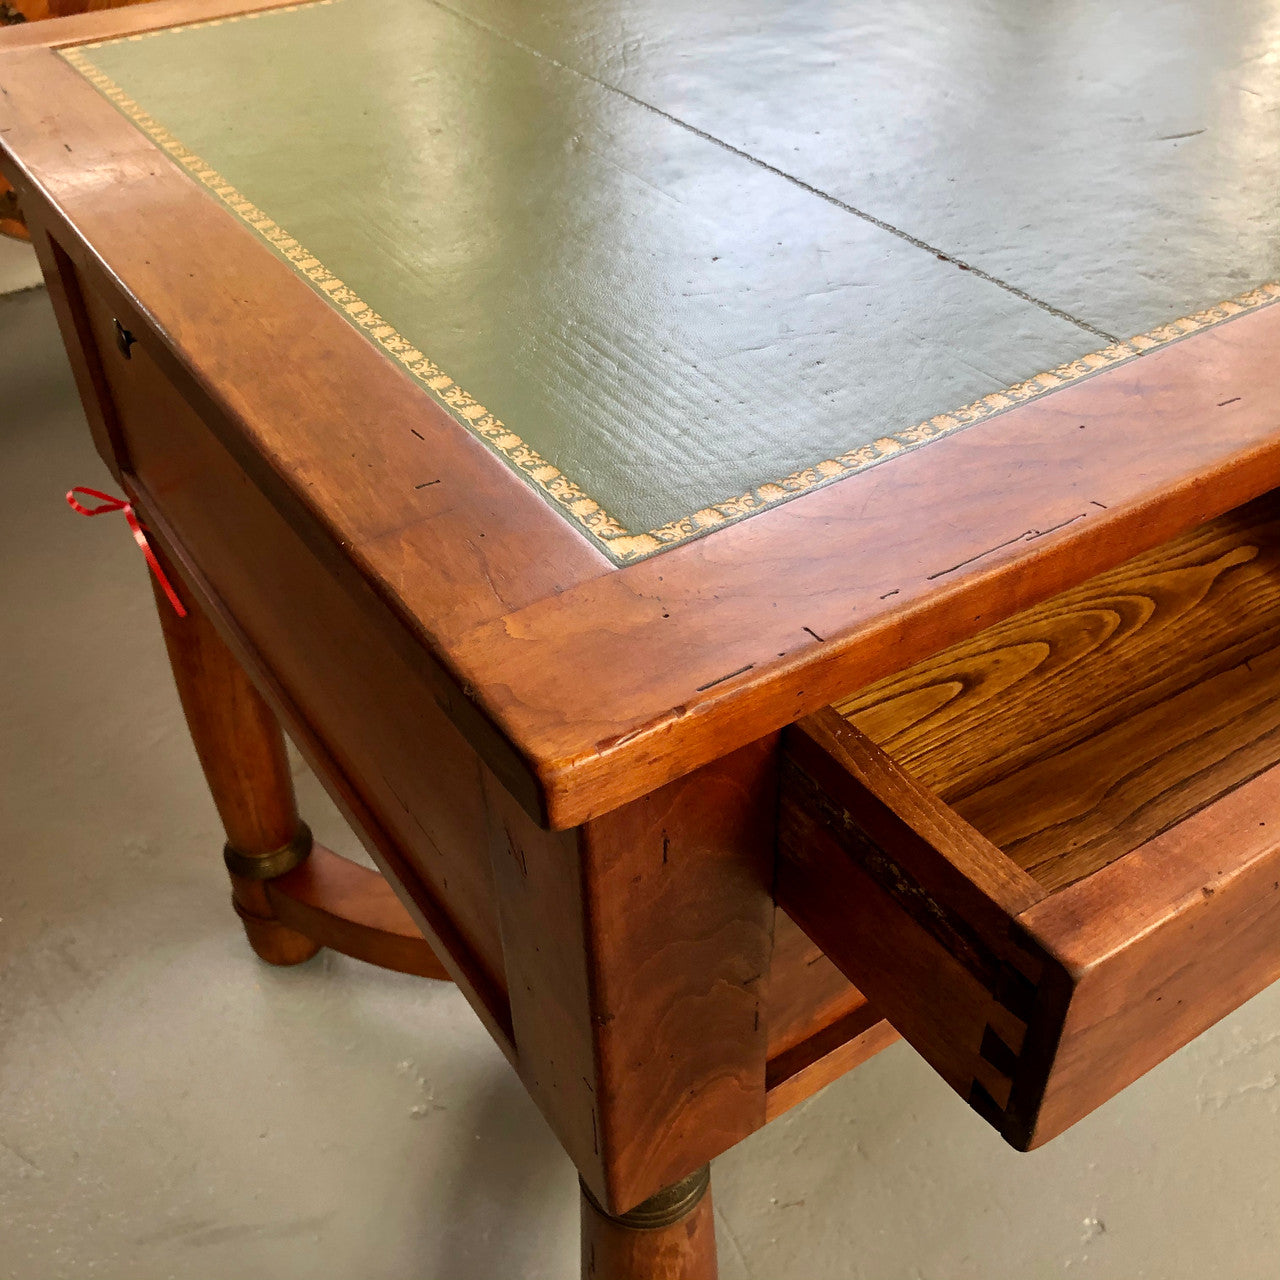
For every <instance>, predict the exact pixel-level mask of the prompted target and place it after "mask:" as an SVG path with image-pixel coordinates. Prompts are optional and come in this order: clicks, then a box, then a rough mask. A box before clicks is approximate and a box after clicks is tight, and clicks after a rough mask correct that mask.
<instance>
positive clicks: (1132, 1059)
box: [1011, 767, 1280, 1147]
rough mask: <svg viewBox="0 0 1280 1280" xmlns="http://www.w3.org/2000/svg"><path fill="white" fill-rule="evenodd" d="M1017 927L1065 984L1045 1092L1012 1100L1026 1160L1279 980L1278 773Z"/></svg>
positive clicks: (1015, 1135)
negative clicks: (1068, 987) (1065, 1005)
mask: <svg viewBox="0 0 1280 1280" xmlns="http://www.w3.org/2000/svg"><path fill="white" fill-rule="evenodd" d="M1018 923H1019V925H1020V926H1021V927H1022V928H1024V929H1026V930H1027V931H1028V932H1029V933H1032V934H1034V936H1035V937H1036V938H1037V939H1038V940H1039V941H1040V943H1041V944H1042V945H1043V946H1044V947H1045V949H1046V950H1047V951H1049V952H1051V953H1052V954H1053V955H1054V957H1055V960H1056V961H1057V963H1058V964H1061V965H1062V966H1063V967H1064V969H1065V970H1066V971H1067V972H1069V973H1070V974H1071V975H1072V980H1073V984H1074V989H1073V992H1072V997H1071V1003H1070V1007H1069V1009H1068V1010H1067V1012H1066V1016H1065V1020H1064V1023H1063V1027H1062V1031H1061V1039H1060V1042H1059V1046H1058V1048H1057V1052H1056V1053H1055V1054H1053V1055H1052V1065H1051V1068H1050V1070H1049V1072H1048V1075H1047V1079H1045V1081H1044V1083H1043V1085H1042V1086H1037V1088H1036V1089H1035V1090H1027V1091H1026V1092H1025V1093H1024V1094H1023V1095H1022V1096H1019V1092H1018V1091H1017V1090H1015V1093H1014V1097H1013V1099H1012V1107H1011V1109H1012V1112H1013V1115H1012V1121H1013V1124H1014V1126H1016V1128H1013V1129H1012V1130H1011V1136H1012V1139H1013V1140H1014V1141H1015V1142H1017V1143H1018V1144H1019V1145H1022V1146H1026V1147H1034V1146H1039V1145H1040V1144H1041V1143H1043V1142H1046V1141H1048V1140H1049V1139H1050V1138H1052V1137H1053V1136H1055V1135H1056V1134H1058V1133H1061V1132H1062V1131H1063V1130H1064V1129H1065V1128H1067V1127H1068V1126H1069V1125H1071V1124H1073V1123H1075V1121H1076V1120H1078V1119H1080V1118H1081V1117H1082V1116H1084V1115H1087V1114H1088V1113H1089V1112H1090V1111H1091V1110H1093V1108H1094V1107H1096V1106H1098V1105H1099V1104H1101V1103H1102V1102H1105V1101H1106V1100H1107V1099H1108V1098H1110V1097H1111V1096H1112V1095H1113V1094H1115V1093H1116V1092H1118V1091H1119V1090H1120V1089H1122V1088H1124V1087H1125V1086H1126V1085H1128V1084H1130V1083H1132V1082H1133V1081H1134V1080H1136V1079H1137V1078H1138V1077H1139V1076H1141V1075H1142V1074H1143V1072H1145V1071H1147V1070H1149V1069H1150V1068H1151V1067H1153V1066H1155V1065H1156V1064H1157V1063H1159V1062H1161V1061H1163V1060H1164V1059H1165V1058H1166V1057H1168V1055H1169V1054H1171V1053H1173V1052H1174V1051H1175V1050H1177V1049H1180V1048H1181V1047H1182V1046H1183V1045H1184V1044H1186V1043H1188V1042H1189V1041H1190V1040H1192V1039H1194V1038H1195V1037H1196V1036H1197V1035H1199V1034H1200V1033H1201V1032H1202V1031H1204V1030H1205V1029H1206V1028H1208V1027H1210V1026H1212V1025H1213V1023H1215V1022H1217V1021H1218V1019H1220V1018H1223V1017H1225V1016H1226V1015H1227V1014H1229V1013H1230V1012H1232V1010H1234V1009H1236V1008H1238V1007H1239V1006H1240V1005H1241V1004H1243V1003H1244V1001H1246V1000H1248V999H1249V998H1250V997H1251V996H1254V995H1256V994H1257V993H1258V992H1259V991H1261V990H1263V988H1265V987H1267V986H1268V985H1270V984H1271V983H1272V982H1275V981H1276V980H1277V979H1278V978H1280V767H1276V768H1272V769H1269V770H1267V771H1266V772H1265V773H1262V774H1260V775H1259V776H1258V777H1257V778H1254V779H1253V780H1251V781H1249V782H1246V783H1244V784H1243V785H1242V786H1240V787H1239V788H1237V789H1236V790H1235V791H1233V792H1231V793H1229V794H1228V795H1226V796H1224V797H1223V798H1222V799H1220V800H1218V801H1217V802H1216V803H1214V804H1212V805H1209V806H1207V807H1206V808H1204V809H1202V810H1201V811H1200V812H1198V813H1196V814H1193V815H1192V816H1191V817H1189V818H1188V819H1186V820H1185V821H1184V822H1182V823H1181V824H1180V825H1178V826H1176V827H1173V828H1172V829H1170V830H1169V831H1167V832H1165V833H1163V834H1162V835H1159V836H1156V837H1155V838H1154V839H1152V840H1149V841H1148V842H1147V843H1146V844H1144V845H1141V846H1139V848H1137V849H1135V850H1134V851H1133V852H1132V853H1130V854H1128V855H1127V856H1126V857H1124V858H1121V859H1119V860H1118V861H1117V862H1114V863H1112V864H1111V865H1110V866H1109V867H1106V868H1105V869H1103V870H1102V871H1099V872H1098V873H1097V874H1096V875H1092V876H1089V877H1088V878H1087V879H1084V880H1080V881H1078V882H1077V883H1075V884H1073V885H1071V886H1070V887H1069V888H1067V889H1064V890H1063V891H1062V892H1061V893H1057V894H1054V895H1053V896H1052V897H1050V898H1047V899H1046V900H1045V901H1044V902H1042V903H1040V904H1038V905H1037V906H1035V907H1033V908H1032V909H1031V910H1030V911H1028V912H1025V913H1024V914H1023V915H1022V916H1021V917H1020V918H1019V921H1018Z"/></svg>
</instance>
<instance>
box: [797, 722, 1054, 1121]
mask: <svg viewBox="0 0 1280 1280" xmlns="http://www.w3.org/2000/svg"><path fill="white" fill-rule="evenodd" d="M778 834H779V856H778V878H777V897H778V903H779V905H780V906H781V907H783V908H784V909H785V910H786V911H787V912H788V913H789V914H790V915H791V916H792V917H793V918H794V919H795V920H796V922H797V923H798V924H800V926H801V927H802V928H803V929H804V930H805V932H806V933H808V934H809V936H810V937H811V938H812V939H813V940H814V941H815V942H816V943H817V944H818V945H819V946H820V947H821V948H822V949H823V950H824V951H825V952H826V953H827V955H829V956H830V957H831V959H832V960H833V961H835V963H836V964H837V965H839V966H840V968H841V969H842V971H843V972H844V973H845V974H846V975H847V976H848V977H849V979H850V980H851V981H852V982H854V983H855V984H857V986H858V987H859V989H860V990H862V991H864V992H865V993H866V994H867V996H868V998H869V999H871V1000H872V1001H873V1003H874V1004H875V1005H876V1006H877V1007H879V1008H881V1009H883V1010H884V1012H885V1014H886V1016H887V1017H888V1018H889V1020H890V1021H891V1022H892V1024H893V1026H894V1027H895V1028H896V1029H897V1030H898V1031H899V1032H900V1033H901V1034H902V1036H903V1037H904V1038H905V1039H906V1040H907V1041H908V1042H909V1043H910V1044H912V1045H913V1046H914V1047H915V1048H916V1049H917V1051H918V1052H920V1053H921V1054H922V1055H923V1056H924V1057H925V1058H926V1059H927V1060H928V1061H929V1063H930V1064H931V1065H932V1066H933V1067H934V1068H935V1069H936V1070H937V1071H938V1072H939V1073H940V1074H941V1075H942V1076H943V1078H944V1079H945V1080H946V1081H947V1082H948V1083H949V1084H950V1085H951V1087H952V1088H953V1089H955V1090H956V1091H957V1092H958V1093H959V1094H960V1095H961V1096H962V1097H963V1098H965V1099H966V1101H968V1102H970V1104H971V1105H973V1106H974V1107H975V1109H977V1110H979V1111H980V1112H982V1113H983V1114H984V1115H985V1116H987V1118H988V1119H990V1120H991V1121H992V1122H993V1123H995V1124H997V1127H1000V1128H1001V1129H1002V1131H1003V1129H1004V1128H1005V1125H1006V1121H1005V1119H1004V1112H1005V1109H1006V1108H1007V1107H1008V1105H1009V1103H1010V1100H1011V1098H1012V1097H1013V1094H1014V1087H1015V1081H1018V1080H1020V1079H1022V1078H1023V1077H1024V1076H1025V1075H1026V1074H1027V1072H1028V1071H1037V1073H1038V1074H1039V1075H1040V1076H1041V1078H1042V1079H1043V1075H1044V1072H1045V1069H1046V1068H1045V1067H1043V1066H1039V1064H1042V1063H1043V1061H1044V1054H1043V1053H1041V1052H1033V1050H1038V1049H1039V1048H1040V1047H1041V1046H1042V1045H1043V1044H1044V1043H1045V1042H1046V1041H1048V1042H1052V1041H1053V1039H1054V1036H1053V1030H1052V1028H1053V1025H1054V1023H1055V1022H1057V1024H1058V1025H1060V1021H1058V1020H1056V1019H1055V1018H1053V1017H1052V1016H1050V1017H1049V1019H1048V1023H1049V1029H1048V1030H1047V1031H1046V1029H1045V1026H1044V1024H1045V1022H1046V1017H1045V1012H1046V1009H1052V1008H1054V1007H1055V1006H1057V1004H1058V1003H1059V1001H1058V999H1057V998H1056V993H1057V992H1059V991H1061V990H1062V989H1063V987H1064V986H1065V985H1066V983H1065V980H1064V977H1063V975H1062V974H1061V973H1056V972H1054V971H1055V969H1056V968H1057V967H1058V966H1057V965H1056V962H1055V961H1054V960H1053V959H1052V958H1051V957H1049V956H1047V955H1046V954H1045V953H1044V952H1043V951H1042V950H1041V949H1040V948H1039V947H1037V946H1036V944H1035V943H1034V941H1033V940H1031V939H1029V938H1028V937H1027V936H1026V935H1025V934H1024V933H1023V932H1022V930H1020V929H1018V928H1017V927H1016V926H1015V924H1014V920H1015V918H1016V916H1017V915H1018V914H1019V913H1020V912H1022V911H1024V910H1026V909H1028V908H1030V907H1032V906H1034V904H1036V903H1037V902H1039V901H1041V900H1042V899H1043V897H1044V892H1043V890H1041V889H1040V888H1039V886H1037V885H1036V884H1035V883H1034V882H1033V881H1031V880H1030V877H1027V876H1025V874H1024V873H1021V872H1020V871H1019V870H1018V868H1016V867H1014V866H1012V864H1008V863H1007V860H1005V859H1004V858H1003V855H1001V854H1000V851H999V850H997V849H995V848H994V847H993V846H987V845H986V842H985V841H983V840H982V838H981V837H980V836H978V835H977V833H976V832H973V831H972V830H971V829H969V828H967V827H966V825H965V824H964V823H963V822H962V821H960V820H959V819H957V818H955V817H954V815H951V814H949V812H948V811H947V810H946V807H945V806H943V805H942V804H941V803H940V802H937V801H936V800H934V799H933V798H932V797H931V796H929V795H928V793H927V792H925V791H924V790H923V789H922V788H916V787H915V786H914V785H913V784H912V782H911V780H910V779H907V778H899V777H895V776H894V771H893V766H892V764H891V762H888V761H886V760H885V759H884V757H883V756H882V754H881V753H880V752H879V751H878V750H877V749H876V748H875V747H874V745H873V744H871V743H869V742H868V741H867V740H866V739H864V738H862V736H861V735H860V734H858V733H857V731H856V730H854V729H852V728H851V727H850V726H848V725H847V724H846V723H845V722H844V721H843V720H841V718H840V717H839V716H837V715H836V714H835V713H834V712H831V713H824V714H822V715H818V716H813V717H810V718H809V719H808V720H806V721H804V722H802V724H800V725H798V726H795V727H794V728H793V729H792V730H791V731H790V732H789V733H788V735H787V738H786V741H785V746H784V762H783V767H782V785H781V808H780V815H779V832H778ZM1045 992H1047V993H1053V996H1054V997H1055V998H1050V999H1046V995H1045V994H1043V993H1045Z"/></svg>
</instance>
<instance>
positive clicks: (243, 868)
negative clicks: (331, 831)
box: [222, 822, 312, 880]
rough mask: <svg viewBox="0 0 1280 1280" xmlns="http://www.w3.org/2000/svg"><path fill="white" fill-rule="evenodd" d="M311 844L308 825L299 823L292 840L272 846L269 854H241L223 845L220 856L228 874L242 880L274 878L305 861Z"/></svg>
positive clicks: (237, 850) (229, 846)
mask: <svg viewBox="0 0 1280 1280" xmlns="http://www.w3.org/2000/svg"><path fill="white" fill-rule="evenodd" d="M311 845H312V836H311V828H310V827H308V826H307V824H306V823H305V822H300V823H298V830H297V832H296V833H295V835H294V837H293V839H292V840H290V841H289V843H288V844H286V845H284V846H283V847H282V848H279V849H273V850H271V852H270V853H242V852H241V851H240V850H239V849H235V848H233V847H232V846H231V845H227V846H225V847H224V848H223V850H222V859H223V861H224V862H225V863H226V864H227V870H228V871H230V872H231V874H232V875H235V876H240V877H241V878H243V879H245V880H274V879H275V878H276V877H277V876H282V875H284V873H285V872H286V871H292V870H293V869H294V867H296V866H299V865H300V864H301V863H303V862H305V861H306V860H307V855H308V854H309V853H310V852H311Z"/></svg>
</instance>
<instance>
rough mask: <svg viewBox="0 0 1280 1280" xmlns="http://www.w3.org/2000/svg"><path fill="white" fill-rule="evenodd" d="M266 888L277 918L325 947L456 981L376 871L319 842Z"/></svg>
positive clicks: (424, 975)
mask: <svg viewBox="0 0 1280 1280" xmlns="http://www.w3.org/2000/svg"><path fill="white" fill-rule="evenodd" d="M263 887H264V889H265V891H266V896H267V901H268V903H269V904H270V905H271V910H272V914H273V915H274V916H275V918H276V919H277V920H279V921H280V922H281V924H284V925H286V926H288V927H289V928H290V929H293V930H294V931H295V932H297V933H300V934H303V935H304V936H306V937H308V938H310V939H312V940H313V941H314V942H317V943H319V944H320V946H322V947H329V948H330V949H331V950H333V951H340V952H341V953H342V954H343V955H346V956H353V957H355V959H357V960H364V961H367V962H368V963H369V964H376V965H378V966H379V967H380V968H383V969H394V970H396V971H397V972H398V973H412V974H415V975H416V976H417V977H420V978H436V979H439V980H443V981H446V982H447V981H450V978H449V972H448V970H447V969H445V967H444V966H443V965H442V964H441V963H440V961H439V960H438V959H437V957H436V954H435V952H434V951H432V950H431V947H430V946H429V945H428V943H427V940H426V939H425V938H424V937H423V936H422V930H421V929H419V928H418V926H417V925H416V924H415V923H414V921H413V917H412V916H411V915H410V914H409V913H408V911H406V910H405V907H404V904H403V903H402V902H401V901H400V899H399V898H397V897H396V895H395V892H394V891H393V890H392V888H391V886H390V885H389V884H388V883H387V882H386V880H385V879H384V878H383V877H382V876H380V875H379V874H378V873H377V872H376V871H373V870H371V869H370V868H368V867H362V866H360V865H359V863H356V862H351V861H350V860H349V859H347V858H343V857H341V856H340V855H338V854H336V853H334V852H333V851H332V850H331V849H326V848H325V847H324V846H323V845H319V844H316V845H312V847H311V854H310V856H309V857H308V858H307V860H306V861H305V862H304V863H302V865H301V866H298V867H295V868H294V869H293V870H292V871H288V872H286V873H285V874H284V875H282V876H278V877H277V878H276V879H274V880H268V881H267V882H266V883H265V885H264V886H263Z"/></svg>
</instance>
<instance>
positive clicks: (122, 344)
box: [111, 320, 137, 360]
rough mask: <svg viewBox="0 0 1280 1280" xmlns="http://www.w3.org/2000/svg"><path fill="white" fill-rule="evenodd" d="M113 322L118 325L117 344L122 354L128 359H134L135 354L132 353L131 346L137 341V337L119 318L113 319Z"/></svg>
mask: <svg viewBox="0 0 1280 1280" xmlns="http://www.w3.org/2000/svg"><path fill="white" fill-rule="evenodd" d="M111 323H112V324H113V325H115V327H116V346H117V347H119V348H120V354H121V355H122V356H124V358H125V359H126V360H132V359H133V356H132V355H131V354H130V351H129V348H130V347H131V346H133V344H134V343H135V342H137V338H135V337H134V336H133V334H131V333H130V332H129V330H128V329H126V328H125V327H124V325H122V324H121V323H120V321H119V320H113V321H112V322H111Z"/></svg>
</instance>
